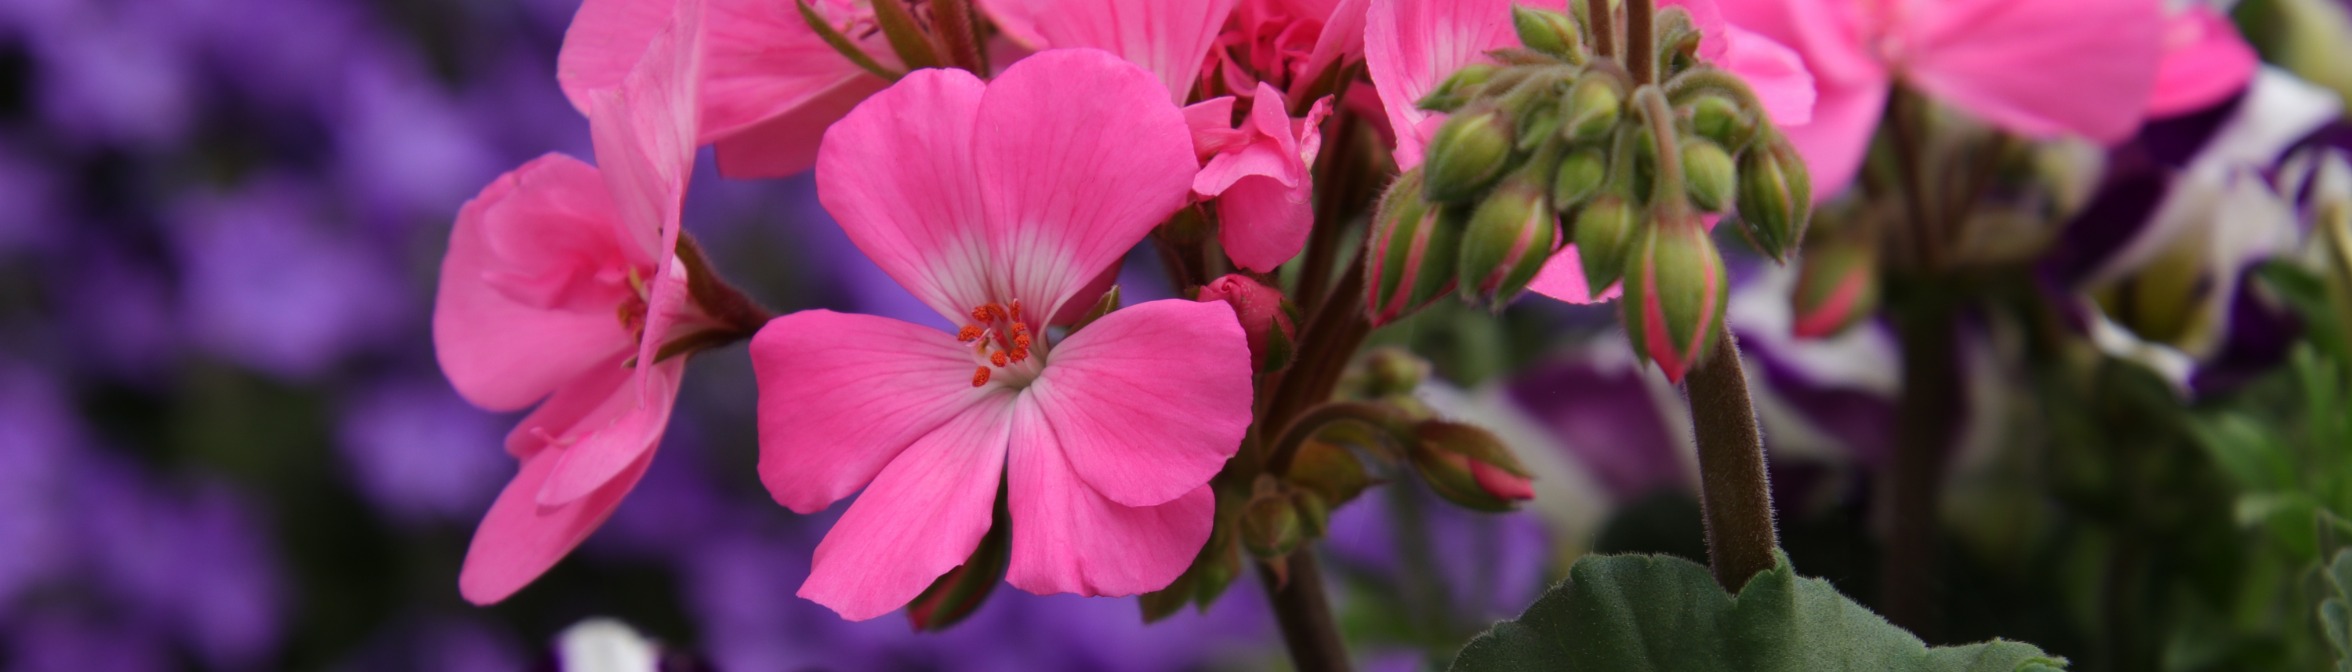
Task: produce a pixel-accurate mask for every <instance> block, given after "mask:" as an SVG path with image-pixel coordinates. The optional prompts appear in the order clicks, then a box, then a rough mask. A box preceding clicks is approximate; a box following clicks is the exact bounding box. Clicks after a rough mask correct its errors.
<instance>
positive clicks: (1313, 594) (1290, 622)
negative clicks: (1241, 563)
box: [1258, 546, 1349, 672]
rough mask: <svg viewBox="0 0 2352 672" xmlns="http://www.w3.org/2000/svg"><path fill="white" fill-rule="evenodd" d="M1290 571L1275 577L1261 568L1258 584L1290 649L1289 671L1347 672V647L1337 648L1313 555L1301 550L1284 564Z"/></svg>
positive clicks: (1308, 549)
mask: <svg viewBox="0 0 2352 672" xmlns="http://www.w3.org/2000/svg"><path fill="white" fill-rule="evenodd" d="M1284 562H1287V563H1289V567H1288V568H1287V570H1286V571H1285V572H1284V573H1285V575H1284V576H1277V575H1276V574H1275V572H1274V571H1273V570H1271V569H1268V568H1266V566H1264V565H1259V567H1258V581H1259V583H1260V584H1262V585H1264V586H1265V587H1266V596H1267V597H1269V598H1272V600H1273V603H1274V617H1275V618H1274V620H1275V621H1276V623H1278V624H1279V625H1280V626H1281V627H1282V643H1283V645H1284V646H1285V647H1287V648H1289V649H1290V664H1291V667H1294V668H1297V669H1298V671H1299V672H1346V671H1347V670H1348V669H1349V666H1348V657H1347V647H1345V646H1343V645H1341V644H1340V641H1339V628H1338V627H1337V626H1336V625H1334V624H1333V623H1332V620H1331V599H1330V598H1329V597H1326V596H1324V594H1323V569H1322V567H1321V566H1320V565H1318V564H1317V563H1316V561H1315V551H1314V549H1313V548H1312V547H1310V546H1301V547H1299V549H1298V550H1296V551H1292V552H1291V554H1290V557H1288V558H1287V559H1285V560H1284Z"/></svg>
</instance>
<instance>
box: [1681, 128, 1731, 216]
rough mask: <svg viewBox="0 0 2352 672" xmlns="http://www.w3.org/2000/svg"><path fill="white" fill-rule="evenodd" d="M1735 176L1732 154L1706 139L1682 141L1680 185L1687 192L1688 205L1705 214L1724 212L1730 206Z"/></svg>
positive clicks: (1689, 138) (1694, 138) (1690, 138)
mask: <svg viewBox="0 0 2352 672" xmlns="http://www.w3.org/2000/svg"><path fill="white" fill-rule="evenodd" d="M1737 179H1738V174H1737V173H1736V172H1735V170H1734V169H1733V168H1732V165H1731V154H1730V153H1728V152H1725V151H1723V146H1722V145H1717V144H1715V143H1713V142H1709V141H1708V140H1707V139H1705V138H1699V137H1687V138H1683V139H1682V180H1683V182H1682V184H1683V190H1684V191H1687V192H1689V193H1690V199H1691V204H1692V205H1696V206H1698V207H1699V209H1700V210H1705V211H1707V212H1723V211H1725V210H1728V209H1730V207H1731V190H1732V188H1733V182H1735V181H1736V180H1737Z"/></svg>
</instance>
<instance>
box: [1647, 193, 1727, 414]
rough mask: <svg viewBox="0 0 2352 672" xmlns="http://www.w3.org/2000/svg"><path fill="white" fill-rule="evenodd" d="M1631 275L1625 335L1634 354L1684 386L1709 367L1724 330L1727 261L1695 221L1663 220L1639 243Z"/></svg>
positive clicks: (1692, 218) (1693, 218) (1687, 217)
mask: <svg viewBox="0 0 2352 672" xmlns="http://www.w3.org/2000/svg"><path fill="white" fill-rule="evenodd" d="M1638 241H1639V242H1638V243H1636V245H1635V247H1634V249H1633V251H1632V254H1630V255H1628V262H1629V263H1628V265H1627V266H1626V269H1625V298H1624V299H1622V300H1621V301H1620V302H1619V303H1620V304H1621V305H1622V306H1623V308H1622V310H1623V311H1624V322H1625V333H1626V336H1627V337H1628V339H1629V340H1631V341H1632V342H1633V349H1634V352H1636V353H1640V354H1641V355H1642V356H1643V357H1646V358H1648V359H1649V360H1650V361H1653V362H1657V363H1658V370H1660V371H1663V372H1665V374H1666V380H1667V381H1668V382H1674V383H1680V382H1682V376H1683V374H1684V373H1687V372H1689V371H1690V368H1691V367H1692V366H1695V365H1697V364H1699V363H1700V362H1703V361H1706V357H1707V353H1708V350H1709V349H1710V348H1712V347H1713V346H1714V344H1715V332H1716V330H1718V329H1722V328H1723V307H1724V304H1725V302H1726V301H1725V300H1726V299H1727V298H1728V296H1727V292H1728V290H1729V288H1730V284H1731V283H1730V282H1729V281H1728V278H1727V276H1728V273H1726V272H1725V271H1724V268H1723V257H1722V255H1720V254H1718V253H1717V252H1716V250H1715V241H1714V240H1713V239H1711V238H1709V237H1708V236H1707V229H1706V227H1705V226H1703V225H1701V224H1700V222H1699V219H1698V217H1697V216H1695V215H1685V216H1683V217H1681V218H1678V219H1672V220H1661V221H1658V222H1656V223H1654V224H1652V225H1650V226H1649V227H1647V230H1646V231H1644V232H1643V234H1642V235H1641V237H1640V238H1638Z"/></svg>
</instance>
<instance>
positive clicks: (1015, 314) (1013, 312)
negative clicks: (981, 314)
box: [1005, 299, 1021, 320]
mask: <svg viewBox="0 0 2352 672" xmlns="http://www.w3.org/2000/svg"><path fill="white" fill-rule="evenodd" d="M1005 316H1006V317H1009V318H1012V319H1015V320H1018V319H1021V300H1020V299H1013V303H1012V305H1009V306H1006V307H1005Z"/></svg>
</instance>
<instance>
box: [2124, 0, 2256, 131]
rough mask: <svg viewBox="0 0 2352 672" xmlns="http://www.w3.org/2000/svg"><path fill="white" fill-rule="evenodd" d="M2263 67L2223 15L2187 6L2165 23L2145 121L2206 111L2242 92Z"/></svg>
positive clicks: (2209, 8) (2235, 26)
mask: <svg viewBox="0 0 2352 672" xmlns="http://www.w3.org/2000/svg"><path fill="white" fill-rule="evenodd" d="M2261 64H2262V59H2261V57H2259V56H2257V55H2255V53H2254V45H2251V44H2247V43H2246V36H2244V35H2241V34H2239V33H2238V27H2237V25H2236V24H2233V23H2230V20H2229V17H2228V16H2224V15H2222V13H2221V10H2218V9H2214V8H2212V7H2209V6H2206V5H2189V6H2188V7H2184V8H2182V9H2181V11H2179V12H2176V13H2174V14H2173V15H2172V17H2171V18H2169V19H2166V20H2165V25H2164V61H2163V62H2162V63H2160V64H2159V65H2158V66H2157V69H2156V85H2155V88H2154V90H2153V91H2152V92H2151V94H2150V96H2149V98H2148V117H2149V118H2151V119H2154V118H2163V117H2170V116H2174V115H2178V114H2183V113H2187V112H2193V111H2196V110H2199V109H2203V108H2206V107H2209V106H2211V105H2213V104H2215V103H2219V102H2221V101H2223V100H2227V99H2228V98H2229V97H2230V96H2231V95H2233V94H2236V93H2237V92H2239V91H2244V90H2245V89H2246V86H2247V84H2248V83H2250V82H2253V81H2254V70H2255V68H2256V67H2257V66H2259V65H2261Z"/></svg>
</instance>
